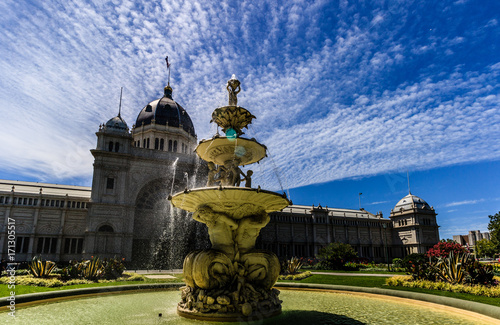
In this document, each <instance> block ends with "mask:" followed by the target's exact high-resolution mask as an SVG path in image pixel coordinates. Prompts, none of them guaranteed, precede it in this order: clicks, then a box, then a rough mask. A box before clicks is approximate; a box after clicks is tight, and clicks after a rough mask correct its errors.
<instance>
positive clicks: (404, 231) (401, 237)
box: [389, 189, 439, 257]
mask: <svg viewBox="0 0 500 325" xmlns="http://www.w3.org/2000/svg"><path fill="white" fill-rule="evenodd" d="M408 190H409V189H408ZM436 215H437V213H436V211H434V208H433V207H431V206H429V204H427V202H425V201H424V200H422V199H421V198H419V197H418V196H416V195H413V194H411V193H409V194H408V195H407V196H405V197H404V198H402V199H401V200H399V202H398V203H397V204H396V206H395V207H394V209H392V210H391V214H390V216H389V218H390V219H391V221H392V227H393V242H394V248H393V257H404V256H406V255H409V254H412V253H425V252H427V250H428V249H430V248H432V246H434V245H435V244H437V243H438V242H439V226H438V225H437V221H436Z"/></svg>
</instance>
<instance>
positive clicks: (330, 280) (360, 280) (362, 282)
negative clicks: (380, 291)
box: [278, 274, 386, 288]
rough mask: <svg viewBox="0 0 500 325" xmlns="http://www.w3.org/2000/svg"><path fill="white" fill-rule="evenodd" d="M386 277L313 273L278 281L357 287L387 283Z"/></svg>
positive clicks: (377, 285)
mask: <svg viewBox="0 0 500 325" xmlns="http://www.w3.org/2000/svg"><path fill="white" fill-rule="evenodd" d="M385 279H386V278H385V277H377V276H348V275H346V276H343V275H324V274H313V275H312V276H310V277H308V278H305V279H303V280H299V281H281V280H280V281H278V282H297V283H319V284H335V285H345V286H355V287H379V288H381V287H382V286H383V285H385Z"/></svg>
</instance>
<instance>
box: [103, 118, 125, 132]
mask: <svg viewBox="0 0 500 325" xmlns="http://www.w3.org/2000/svg"><path fill="white" fill-rule="evenodd" d="M104 131H105V132H116V133H123V132H125V133H128V126H127V123H125V120H123V118H122V117H121V116H120V114H118V116H115V117H113V118H112V119H110V120H109V121H107V122H106V124H105V125H104Z"/></svg>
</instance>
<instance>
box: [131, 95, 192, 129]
mask: <svg viewBox="0 0 500 325" xmlns="http://www.w3.org/2000/svg"><path fill="white" fill-rule="evenodd" d="M153 122H154V123H155V124H159V125H166V126H172V127H178V128H182V129H183V130H184V131H186V132H187V133H189V134H190V135H192V136H193V137H196V134H195V132H194V126H193V122H192V121H191V118H190V117H189V115H188V113H187V112H186V110H185V109H184V108H183V107H182V106H181V105H179V104H178V103H176V102H175V101H174V100H173V99H172V88H170V87H169V86H167V87H165V94H164V96H163V97H162V98H160V99H157V100H154V101H152V102H150V103H149V104H147V105H146V106H145V107H144V108H143V109H142V110H141V112H140V113H139V115H138V116H137V120H136V122H135V127H136V128H139V127H141V126H146V125H150V124H153Z"/></svg>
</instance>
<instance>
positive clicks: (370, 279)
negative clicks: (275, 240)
mask: <svg viewBox="0 0 500 325" xmlns="http://www.w3.org/2000/svg"><path fill="white" fill-rule="evenodd" d="M385 280H386V278H385V277H374V276H342V275H323V274H314V275H312V276H310V277H308V278H306V279H303V280H299V281H278V282H297V283H318V284H333V285H345V286H355V287H375V288H383V289H389V290H401V291H412V292H420V293H427V294H431V295H436V296H445V297H450V298H457V299H462V300H468V301H475V302H479V303H483V304H488V305H493V306H497V307H500V299H498V298H490V297H483V296H476V295H471V294H467V293H458V292H450V291H441V290H430V289H422V288H407V287H392V286H391V287H389V286H387V285H386V284H385Z"/></svg>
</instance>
